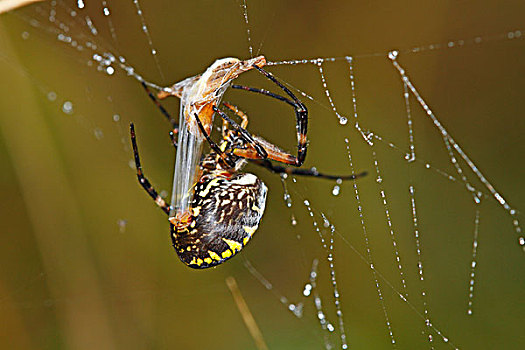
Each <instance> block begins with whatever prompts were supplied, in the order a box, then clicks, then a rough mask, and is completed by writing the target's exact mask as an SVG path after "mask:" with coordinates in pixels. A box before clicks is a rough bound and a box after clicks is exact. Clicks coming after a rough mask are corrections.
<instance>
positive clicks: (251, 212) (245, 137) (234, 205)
mask: <svg viewBox="0 0 525 350" xmlns="http://www.w3.org/2000/svg"><path fill="white" fill-rule="evenodd" d="M253 68H255V69H257V70H258V71H259V72H261V73H262V74H263V75H264V76H266V77H267V78H268V79H270V80H271V81H272V82H274V83H275V84H276V85H277V86H278V87H279V88H280V89H281V90H283V91H284V92H285V93H286V95H288V97H284V96H281V95H277V94H274V93H272V92H269V91H267V90H263V89H256V88H251V87H245V86H241V85H232V88H236V89H242V90H246V91H251V92H256V93H260V94H263V95H265V96H269V97H272V98H275V99H278V100H280V101H284V102H286V103H288V104H289V105H291V106H292V107H293V108H294V110H295V114H296V119H297V126H296V129H297V133H298V146H297V155H296V156H294V155H292V154H289V153H287V152H285V151H283V150H281V149H280V148H279V147H277V146H275V145H273V144H271V143H270V142H268V141H266V140H264V139H263V138H261V137H259V136H255V135H252V134H250V133H249V132H248V131H247V130H246V128H247V126H248V116H247V115H246V114H245V113H243V112H242V111H241V110H239V109H238V108H237V107H236V106H234V105H231V104H229V103H226V102H223V103H222V105H223V106H224V107H225V108H226V110H227V111H229V112H230V113H234V114H235V115H236V116H238V117H239V118H240V120H241V123H240V125H239V124H237V123H236V122H235V121H234V120H233V119H231V118H230V117H229V116H228V114H227V113H225V112H224V111H223V110H221V109H219V108H217V107H216V106H215V105H214V106H213V107H212V109H213V111H214V112H215V113H217V114H218V115H219V116H220V117H221V118H222V130H221V133H222V140H221V142H220V143H219V144H217V143H216V142H215V141H213V140H212V139H211V137H210V135H209V133H208V130H206V127H205V125H204V124H203V122H202V121H201V119H200V116H199V115H198V114H197V113H195V114H194V117H195V122H196V124H197V126H198V128H199V130H200V132H201V133H202V135H203V136H204V138H205V139H206V141H207V142H208V144H209V145H210V148H211V150H210V152H209V153H208V154H207V155H205V156H204V157H203V158H202V159H201V161H200V164H199V169H198V174H199V175H198V180H197V182H196V183H195V184H194V187H193V189H192V191H193V199H192V202H191V204H190V208H189V210H188V211H186V212H183V213H182V214H181V215H177V216H176V217H170V218H169V221H170V233H171V240H172V242H173V247H174V248H175V251H176V252H177V255H178V256H179V258H180V260H181V261H182V262H183V263H184V264H186V265H187V266H189V267H191V268H195V269H204V268H209V267H213V266H216V265H219V264H221V263H223V262H225V261H226V260H228V259H230V258H231V257H233V256H234V255H236V254H237V253H238V252H240V251H241V250H242V249H243V247H244V246H245V245H246V244H247V243H248V242H249V241H250V240H251V238H252V237H253V234H254V233H255V231H256V230H257V228H258V226H259V223H260V221H261V218H262V216H263V213H264V210H265V205H266V194H267V192H268V188H267V187H266V185H265V184H264V183H263V182H262V181H261V180H260V179H259V178H258V177H257V176H256V175H254V174H251V173H243V172H242V169H243V168H244V166H245V165H246V164H247V162H248V161H251V162H253V163H255V164H257V165H260V166H262V167H264V168H266V169H268V170H270V171H272V172H274V173H286V174H294V175H305V176H315V177H320V178H325V179H342V180H348V179H356V178H358V177H360V176H363V175H364V173H362V174H358V175H346V176H335V175H328V174H322V173H319V172H318V171H317V170H316V169H315V168H311V169H298V168H297V169H296V168H291V167H287V166H280V165H275V164H273V163H271V162H270V160H274V161H277V162H280V163H284V164H287V165H293V166H300V165H301V164H302V163H303V161H304V158H305V156H306V147H307V146H306V144H307V143H306V130H307V113H308V112H307V109H306V106H304V104H303V103H301V102H300V101H299V99H298V98H297V97H296V96H295V95H294V94H293V93H292V92H291V91H290V90H289V89H287V88H286V87H285V86H284V85H283V84H282V83H280V82H279V81H278V80H277V79H276V78H275V77H274V76H273V75H272V74H270V73H269V72H266V71H265V70H263V69H262V68H260V67H258V66H256V65H254V66H253ZM148 93H149V92H148ZM149 94H150V97H152V99H154V98H153V95H152V94H151V93H149ZM158 105H160V104H158ZM210 131H211V130H210ZM130 135H131V143H132V147H133V153H134V157H135V165H136V170H137V178H138V180H139V183H140V185H141V186H142V187H143V188H144V190H145V191H146V192H147V193H148V194H149V196H150V197H151V198H152V199H153V200H154V201H155V203H156V204H157V205H158V206H159V207H160V208H161V209H162V210H163V211H164V212H165V213H166V214H167V215H169V213H170V209H171V207H170V205H168V204H167V203H166V201H165V200H164V199H163V198H162V197H161V196H159V195H158V192H157V191H156V190H155V189H154V188H153V186H152V185H151V184H150V182H149V181H148V179H147V178H146V177H145V176H144V174H143V172H142V166H141V162H140V157H139V152H138V146H137V140H136V135H135V127H134V125H133V123H131V124H130ZM174 145H176V143H175V142H174Z"/></svg>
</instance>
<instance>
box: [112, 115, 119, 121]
mask: <svg viewBox="0 0 525 350" xmlns="http://www.w3.org/2000/svg"><path fill="white" fill-rule="evenodd" d="M113 121H114V122H119V121H120V115H118V114H114V115H113Z"/></svg>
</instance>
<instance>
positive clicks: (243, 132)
mask: <svg viewBox="0 0 525 350" xmlns="http://www.w3.org/2000/svg"><path fill="white" fill-rule="evenodd" d="M213 111H214V112H216V113H219V115H220V116H221V118H222V119H224V120H226V121H227V122H228V123H230V125H231V126H232V127H233V128H234V129H235V130H237V131H238V132H239V134H240V136H241V138H242V139H243V140H244V141H246V142H247V143H249V144H250V145H251V146H252V147H253V148H254V149H255V151H256V152H257V155H258V156H259V157H258V158H262V159H266V158H268V153H267V152H266V150H265V149H264V147H263V146H261V145H260V144H259V142H257V141H256V140H255V139H254V138H253V136H252V135H251V134H250V133H249V132H248V131H247V130H246V129H244V128H242V127H241V126H239V124H237V123H236V122H235V121H234V120H233V119H231V118H230V117H228V115H227V114H226V113H224V112H223V111H221V110H220V109H218V108H217V107H215V106H213Z"/></svg>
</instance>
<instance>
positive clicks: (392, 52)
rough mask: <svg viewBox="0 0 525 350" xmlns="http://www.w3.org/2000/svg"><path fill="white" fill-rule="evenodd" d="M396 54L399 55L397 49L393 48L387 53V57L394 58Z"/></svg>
mask: <svg viewBox="0 0 525 350" xmlns="http://www.w3.org/2000/svg"><path fill="white" fill-rule="evenodd" d="M397 55H399V51H397V50H393V51H390V52H389V53H388V58H389V59H391V60H395V59H396V58H397Z"/></svg>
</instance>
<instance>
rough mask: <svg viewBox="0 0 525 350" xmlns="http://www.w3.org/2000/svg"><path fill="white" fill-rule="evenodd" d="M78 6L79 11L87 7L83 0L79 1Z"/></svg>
mask: <svg viewBox="0 0 525 350" xmlns="http://www.w3.org/2000/svg"><path fill="white" fill-rule="evenodd" d="M77 6H78V8H79V9H83V8H84V7H85V5H84V1H82V0H77Z"/></svg>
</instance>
